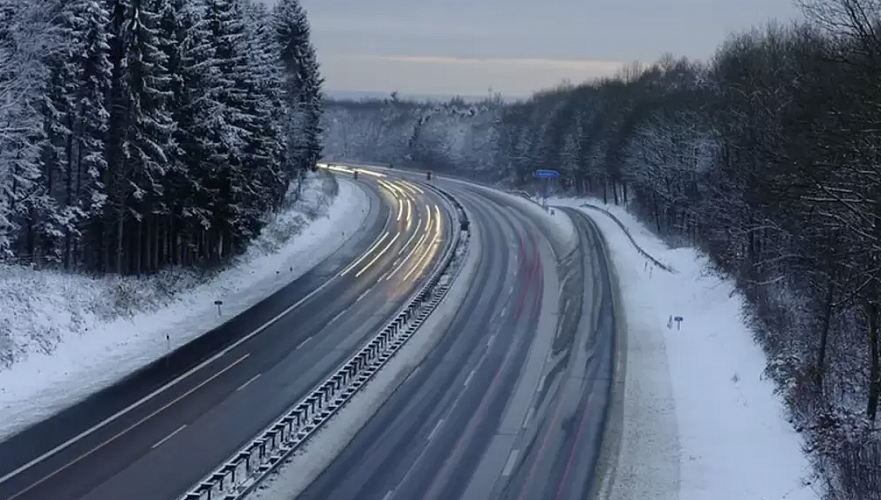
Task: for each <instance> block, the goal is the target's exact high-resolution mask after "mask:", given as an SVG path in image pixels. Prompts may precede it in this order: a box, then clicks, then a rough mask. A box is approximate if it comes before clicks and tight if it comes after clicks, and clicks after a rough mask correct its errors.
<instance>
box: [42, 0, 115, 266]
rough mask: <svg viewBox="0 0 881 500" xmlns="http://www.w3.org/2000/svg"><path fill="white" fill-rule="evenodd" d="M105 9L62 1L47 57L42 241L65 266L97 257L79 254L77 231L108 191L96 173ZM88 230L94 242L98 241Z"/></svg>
mask: <svg viewBox="0 0 881 500" xmlns="http://www.w3.org/2000/svg"><path fill="white" fill-rule="evenodd" d="M107 22H108V16H107V11H106V9H105V7H104V5H102V4H101V3H99V2H98V1H96V0H70V1H69V2H66V3H65V4H64V5H63V6H62V10H61V13H60V16H59V24H58V29H57V34H58V35H57V36H58V38H59V45H58V49H57V50H56V51H54V52H52V53H51V54H50V55H49V56H48V57H47V63H48V67H49V78H48V81H47V86H46V96H45V106H44V122H45V126H44V128H45V130H46V135H47V138H48V140H47V141H46V147H45V152H44V154H43V162H44V167H43V171H44V176H45V178H44V180H45V182H46V183H47V192H49V193H52V194H53V197H54V199H55V202H56V203H55V204H56V205H57V208H56V209H55V210H53V211H52V212H51V213H48V214H46V215H47V216H46V218H45V221H44V228H45V229H47V230H48V231H44V232H45V233H46V234H45V237H44V245H46V246H47V248H46V250H47V251H49V252H51V253H50V255H51V254H54V255H55V256H56V257H58V258H60V260H61V261H62V263H63V264H64V267H65V268H70V267H71V266H77V265H79V263H80V260H82V259H85V264H86V266H87V267H93V266H95V265H96V264H97V263H98V262H99V256H98V255H93V254H91V253H88V252H86V253H84V252H83V248H82V247H81V245H80V241H79V239H80V236H81V235H82V234H83V230H87V229H88V226H89V219H90V218H99V217H100V213H101V210H102V208H103V201H104V198H105V197H106V194H105V192H104V189H103V186H102V184H101V176H102V175H103V173H104V171H105V170H106V165H107V164H106V160H105V158H104V134H105V133H106V131H107V117H108V115H107V111H106V108H105V96H106V93H107V90H108V88H109V83H110V63H109V60H108V50H109V46H108V44H107ZM97 237H98V235H93V238H92V245H91V246H92V247H93V248H95V247H98V246H100V245H99V243H100V240H98V239H97Z"/></svg>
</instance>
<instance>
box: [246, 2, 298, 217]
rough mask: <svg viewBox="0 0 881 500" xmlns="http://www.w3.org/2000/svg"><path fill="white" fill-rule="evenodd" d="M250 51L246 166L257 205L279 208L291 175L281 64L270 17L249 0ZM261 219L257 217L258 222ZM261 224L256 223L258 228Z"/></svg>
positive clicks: (258, 207) (264, 208) (263, 208)
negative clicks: (286, 157)
mask: <svg viewBox="0 0 881 500" xmlns="http://www.w3.org/2000/svg"><path fill="white" fill-rule="evenodd" d="M244 6H245V27H246V33H247V36H246V53H247V54H248V55H249V57H248V63H249V65H250V67H251V69H250V70H249V71H248V73H247V76H248V80H247V82H246V84H247V93H248V97H247V100H246V104H247V112H248V114H250V115H251V117H252V121H251V123H250V124H248V127H247V128H248V131H249V134H248V136H247V139H246V146H245V153H246V157H245V163H246V165H245V167H246V171H247V172H249V174H250V175H249V179H251V181H252V185H251V186H250V189H249V190H250V191H251V192H252V193H253V195H252V196H253V203H252V204H251V205H252V206H253V209H254V210H256V211H257V212H258V213H260V214H262V213H265V212H267V211H270V210H274V209H276V208H278V206H279V205H280V203H281V201H282V199H283V198H284V195H285V192H286V191H287V188H288V185H289V183H290V180H291V177H290V174H289V171H287V170H286V169H283V168H282V163H281V162H282V159H283V150H284V143H283V131H282V129H281V125H282V121H281V120H279V119H278V116H279V115H281V114H282V100H281V96H282V93H281V67H280V65H279V64H278V57H277V53H276V51H275V50H274V44H273V37H272V32H271V30H270V29H269V22H270V17H269V13H268V12H267V10H266V7H265V5H264V4H262V3H254V2H251V1H247V2H246V3H245V4H244ZM259 220H261V219H260V218H255V222H256V221H259ZM256 229H257V227H256V226H255V227H253V228H252V231H253V230H256Z"/></svg>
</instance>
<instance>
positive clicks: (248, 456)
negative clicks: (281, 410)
mask: <svg viewBox="0 0 881 500" xmlns="http://www.w3.org/2000/svg"><path fill="white" fill-rule="evenodd" d="M431 188H432V189H433V190H435V191H436V192H438V193H439V194H441V195H442V196H443V197H444V198H445V199H447V200H448V201H449V202H450V203H451V204H453V206H454V207H455V208H456V212H457V213H458V216H459V221H460V222H461V221H462V220H463V218H465V219H464V220H466V221H467V215H465V211H464V209H463V208H462V206H461V205H460V204H459V202H458V201H457V200H455V199H454V198H453V197H452V196H450V195H449V194H448V193H446V192H445V191H443V190H441V189H439V188H437V187H435V186H431ZM452 234H453V241H452V244H451V245H449V246H448V247H447V249H446V250H445V252H444V254H443V256H442V258H441V262H440V264H439V265H438V266H437V267H436V268H435V270H434V272H433V273H432V275H431V277H430V278H429V280H428V281H427V282H426V283H425V285H423V287H422V289H421V290H420V292H419V293H417V294H416V295H415V296H414V297H413V298H411V299H410V301H409V302H408V303H407V305H406V306H405V307H404V308H403V309H402V310H401V311H400V312H399V313H398V314H397V315H396V316H395V317H394V319H393V320H391V321H390V322H389V323H388V325H387V326H386V327H385V328H383V329H382V330H381V331H380V332H379V333H378V334H377V335H376V336H375V337H373V339H372V340H370V342H368V343H367V344H366V345H364V347H362V348H361V350H360V351H358V353H356V354H355V355H354V356H352V357H351V358H349V360H348V361H346V362H345V363H344V364H343V365H342V367H340V368H339V369H338V370H337V371H336V372H335V373H334V374H333V375H331V376H330V377H328V378H327V379H326V380H325V381H324V382H322V383H321V384H319V386H318V388H316V389H315V390H313V391H312V392H311V393H310V394H309V395H308V396H306V397H305V398H304V399H302V400H301V401H299V402H298V403H297V404H296V405H294V406H293V407H292V408H291V409H290V410H289V411H288V412H286V413H285V414H284V415H282V416H281V418H279V419H278V420H276V421H275V422H274V423H273V424H272V425H270V426H269V427H267V428H266V429H265V430H264V431H263V432H261V433H260V434H259V435H258V437H257V438H255V439H254V440H252V441H251V442H250V443H248V444H247V445H246V446H244V447H242V448H241V449H240V450H239V451H238V452H237V453H236V454H235V455H234V456H233V457H232V458H231V459H229V460H228V461H227V462H226V463H224V464H223V465H221V466H220V467H218V468H216V469H215V470H214V471H212V472H211V473H210V474H209V475H207V476H206V477H205V478H203V479H202V480H201V481H200V482H199V483H198V484H197V485H196V486H195V487H193V488H191V489H190V490H189V491H188V492H187V493H185V494H184V495H183V496H181V497H179V498H180V500H239V499H241V498H244V497H245V496H246V495H248V494H249V493H251V492H252V491H253V490H254V489H255V488H256V487H257V486H258V485H259V484H260V483H261V482H262V481H263V480H264V479H266V477H267V476H268V475H269V474H270V473H272V472H273V471H274V470H275V469H276V468H277V467H278V466H279V465H281V464H282V463H283V462H284V461H285V460H286V459H287V458H288V457H290V456H291V455H292V454H293V453H294V452H295V451H296V450H297V449H299V448H300V447H301V446H303V444H305V443H306V442H307V441H308V440H309V438H310V437H312V436H313V435H314V434H315V433H316V432H317V431H318V430H319V429H320V428H321V427H322V425H323V424H324V423H326V422H327V421H329V420H330V419H331V418H332V417H333V416H334V415H335V414H336V413H337V412H338V411H339V410H340V409H341V408H342V407H344V406H345V405H346V403H348V402H349V401H350V400H351V399H352V397H353V396H354V395H355V393H357V392H358V391H359V390H360V389H361V388H362V387H364V386H365V385H366V384H367V382H369V381H370V379H371V378H372V377H373V376H374V375H375V374H376V373H377V372H378V371H379V370H380V369H381V368H382V367H383V366H384V365H385V364H386V363H387V362H388V360H389V359H391V358H392V356H394V355H395V353H397V352H398V350H399V349H400V348H401V346H403V345H404V343H406V342H407V341H408V340H409V339H410V337H412V336H413V334H414V333H415V332H416V330H417V329H418V328H419V327H420V326H421V325H422V323H423V322H424V321H425V320H426V318H428V315H429V314H431V312H432V311H434V309H435V308H436V307H437V305H438V304H439V303H440V301H441V300H442V299H443V298H444V296H446V293H447V291H448V290H449V287H450V284H451V283H452V281H453V279H455V277H456V275H458V270H459V269H461V259H460V260H459V261H458V262H457V264H458V268H456V269H453V270H452V271H453V272H452V273H451V275H450V276H449V277H448V279H446V280H442V279H441V278H443V277H444V275H445V274H447V273H448V272H449V271H450V270H451V269H450V265H451V264H452V263H453V262H454V257H455V256H456V255H457V253H459V252H457V250H458V249H459V248H460V246H461V245H465V246H464V247H462V248H467V245H468V242H469V240H470V231H468V234H469V237H465V238H461V231H460V230H459V228H458V227H456V226H455V225H454V226H453V228H452Z"/></svg>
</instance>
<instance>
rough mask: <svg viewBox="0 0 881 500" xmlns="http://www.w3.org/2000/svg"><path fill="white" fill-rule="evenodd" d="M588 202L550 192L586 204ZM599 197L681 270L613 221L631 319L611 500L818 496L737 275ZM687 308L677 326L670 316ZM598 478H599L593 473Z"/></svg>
mask: <svg viewBox="0 0 881 500" xmlns="http://www.w3.org/2000/svg"><path fill="white" fill-rule="evenodd" d="M584 201H585V200H571V199H569V200H553V203H554V204H556V205H566V206H573V207H579V208H582V207H580V205H581V204H582V203H584ZM591 201H592V203H593V204H595V205H599V206H602V207H603V208H605V209H606V210H608V211H609V212H610V213H612V214H613V215H614V216H615V217H616V218H617V219H618V220H620V221H621V223H622V224H623V225H624V226H625V227H626V228H627V229H628V231H629V233H630V235H631V236H632V237H633V239H634V242H635V243H636V244H637V245H638V246H639V247H640V248H642V249H643V250H644V251H645V252H647V253H649V254H650V255H652V256H653V257H654V258H656V259H658V260H659V261H661V262H665V263H670V264H671V265H672V266H673V267H674V268H675V269H676V270H677V271H678V274H669V273H665V272H659V271H657V270H654V271H653V266H651V265H650V264H649V262H648V260H647V259H646V258H645V257H644V256H643V255H641V254H640V252H639V251H638V250H637V249H636V248H634V245H633V243H632V242H631V241H630V239H629V237H628V236H627V235H626V234H625V233H624V231H622V229H621V227H619V226H618V225H617V224H616V222H615V221H613V220H612V219H610V218H609V217H605V216H601V215H598V214H597V213H596V212H595V211H593V210H591V209H589V208H582V209H583V210H584V211H585V212H586V213H588V215H591V216H593V218H594V220H595V221H596V223H597V225H598V226H599V228H600V230H601V231H602V232H603V234H604V235H605V238H606V240H607V242H608V245H609V256H610V258H611V259H612V262H613V263H614V265H615V268H616V270H617V274H618V278H619V282H620V287H621V296H622V300H623V302H624V304H623V305H624V308H625V310H626V317H627V342H626V344H627V354H626V357H627V363H626V369H625V372H626V378H625V382H624V386H625V390H624V399H623V422H622V423H621V425H622V427H621V436H620V439H621V443H620V455H619V457H618V461H617V471H616V477H615V478H614V482H613V483H612V487H611V491H607V492H606V493H607V494H606V495H604V496H603V498H607V499H610V500H632V499H649V498H650V499H652V500H665V499H677V500H708V499H719V500H722V499H724V500H760V499H768V500H771V499H775V500H783V499H785V500H808V499H811V500H814V499H817V498H818V497H819V495H818V494H817V493H816V492H815V491H814V490H813V489H812V487H811V486H809V485H806V483H805V478H808V477H810V475H811V473H812V471H811V465H810V463H809V462H808V460H807V458H806V457H805V456H804V454H803V452H802V451H801V445H802V443H801V439H800V438H799V436H798V435H797V434H796V433H795V431H794V430H793V429H792V427H791V425H790V424H789V423H788V422H787V420H786V418H785V413H784V411H785V410H784V407H783V404H782V402H781V401H780V400H779V399H778V398H777V397H776V396H775V395H774V393H773V392H774V384H773V382H772V381H771V380H766V379H764V377H763V375H762V374H763V371H764V369H765V364H766V361H765V356H764V354H763V353H762V351H761V348H760V347H759V346H758V345H756V344H755V343H754V342H753V338H752V333H751V332H750V331H749V329H748V328H747V327H746V326H745V325H744V323H743V321H742V319H741V317H742V309H743V307H744V301H743V299H742V297H741V296H740V294H739V293H737V292H736V291H735V289H734V284H733V283H732V282H731V281H730V280H726V279H721V278H718V277H716V276H713V275H710V274H709V273H707V272H706V268H707V265H708V263H709V262H708V260H707V259H706V258H705V257H704V256H702V255H701V254H699V253H698V252H697V251H696V250H694V249H691V248H679V249H669V248H668V247H667V246H666V245H664V243H663V242H661V241H660V240H659V239H658V238H656V237H654V236H653V235H652V234H651V233H650V232H649V231H648V230H647V229H646V228H645V227H644V226H643V225H642V224H640V223H639V222H638V221H636V220H635V218H634V217H633V216H632V215H630V214H629V213H627V212H626V211H625V210H623V209H621V208H620V207H615V206H604V205H602V204H601V203H597V202H595V201H593V200H591ZM677 316H678V317H681V318H682V322H681V328H680V327H678V326H677V323H676V322H675V321H672V322H671V321H670V320H671V318H675V317H677ZM598 479H599V478H598Z"/></svg>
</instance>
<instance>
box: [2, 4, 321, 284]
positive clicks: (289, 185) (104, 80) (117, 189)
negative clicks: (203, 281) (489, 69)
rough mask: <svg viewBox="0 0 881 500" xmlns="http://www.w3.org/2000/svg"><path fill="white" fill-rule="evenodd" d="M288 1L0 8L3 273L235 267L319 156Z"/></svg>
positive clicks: (303, 60)
mask: <svg viewBox="0 0 881 500" xmlns="http://www.w3.org/2000/svg"><path fill="white" fill-rule="evenodd" d="M321 85H322V79H321V75H320V73H319V68H318V61H317V58H316V54H315V50H314V47H313V46H312V43H311V41H310V33H309V25H308V21H307V18H306V13H305V11H304V9H303V8H302V7H301V6H300V4H299V2H298V0H281V1H279V2H278V3H277V4H276V6H275V7H274V8H273V9H271V10H270V9H267V8H266V6H265V5H264V4H263V3H261V2H259V1H256V0H31V1H21V0H0V262H5V263H12V264H21V265H29V266H35V267H38V268H43V267H50V268H53V269H63V270H65V271H71V272H80V273H89V274H97V275H102V274H107V273H113V274H117V275H144V274H151V273H155V272H157V271H158V270H160V269H166V268H169V267H172V266H193V265H206V266H208V265H216V264H217V263H221V262H224V261H228V259H229V257H231V256H234V255H236V254H239V253H241V252H242V251H243V250H244V248H245V246H246V244H247V243H248V242H249V241H251V240H252V239H253V237H254V236H255V235H256V234H257V233H258V232H259V230H260V229H261V227H262V225H263V224H264V223H265V220H266V218H265V216H266V214H268V213H271V212H273V211H275V210H278V209H279V207H280V205H281V204H282V203H283V201H284V200H285V196H286V193H288V191H289V190H290V189H293V190H295V193H296V189H297V187H298V186H299V184H298V183H299V182H300V180H301V179H302V178H303V176H304V173H305V172H306V171H307V170H309V169H310V168H314V165H315V162H316V161H317V159H318V158H319V156H320V155H321V145H320V143H319V135H320V129H319V121H320V116H321V109H322V97H321Z"/></svg>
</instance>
